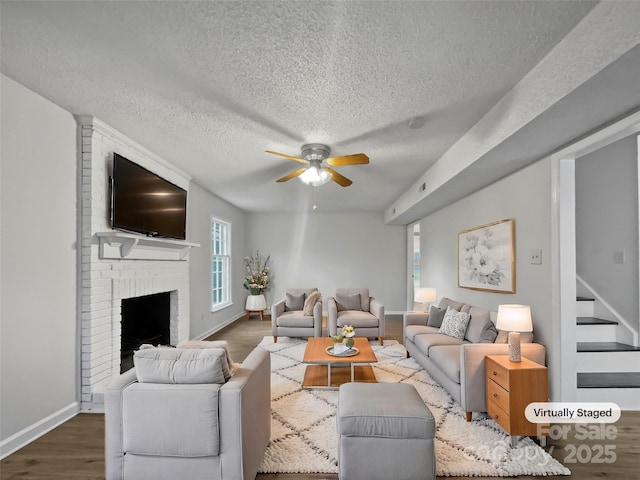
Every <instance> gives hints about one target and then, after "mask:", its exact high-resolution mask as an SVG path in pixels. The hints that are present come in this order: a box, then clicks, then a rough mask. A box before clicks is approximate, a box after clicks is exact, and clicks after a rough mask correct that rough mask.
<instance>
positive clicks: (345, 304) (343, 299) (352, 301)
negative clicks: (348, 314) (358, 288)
mask: <svg viewBox="0 0 640 480" xmlns="http://www.w3.org/2000/svg"><path fill="white" fill-rule="evenodd" d="M336 304H337V305H338V311H339V312H343V311H345V310H360V311H362V302H361V301H360V294H359V293H353V294H350V295H346V294H340V293H336Z"/></svg>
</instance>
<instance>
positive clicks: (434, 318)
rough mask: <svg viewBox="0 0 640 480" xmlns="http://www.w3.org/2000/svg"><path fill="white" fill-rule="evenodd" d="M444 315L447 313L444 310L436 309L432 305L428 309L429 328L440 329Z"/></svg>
mask: <svg viewBox="0 0 640 480" xmlns="http://www.w3.org/2000/svg"><path fill="white" fill-rule="evenodd" d="M445 313H447V309H446V308H438V307H436V306H435V305H432V306H431V308H430V309H429V319H428V320H427V325H428V326H430V327H436V328H440V327H441V326H442V320H444V314H445Z"/></svg>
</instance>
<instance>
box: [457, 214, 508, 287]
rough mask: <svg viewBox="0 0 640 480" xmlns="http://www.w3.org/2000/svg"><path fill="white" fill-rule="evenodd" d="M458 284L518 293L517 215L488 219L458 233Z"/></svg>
mask: <svg viewBox="0 0 640 480" xmlns="http://www.w3.org/2000/svg"><path fill="white" fill-rule="evenodd" d="M458 286H459V287H462V288H470V289H473V290H486V291H490V292H499V293H515V291H516V260H515V219H513V218H509V219H506V220H500V221H497V222H494V223H488V224H486V225H481V226H479V227H474V228H470V229H468V230H464V231H462V232H460V233H459V234H458Z"/></svg>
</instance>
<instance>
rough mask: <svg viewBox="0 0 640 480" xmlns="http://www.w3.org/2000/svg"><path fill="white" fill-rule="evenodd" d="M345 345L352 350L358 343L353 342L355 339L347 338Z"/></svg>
mask: <svg viewBox="0 0 640 480" xmlns="http://www.w3.org/2000/svg"><path fill="white" fill-rule="evenodd" d="M344 343H345V345H346V346H347V348H352V347H353V345H354V344H355V343H356V342H355V341H354V340H353V337H347V338H346V339H345V341H344Z"/></svg>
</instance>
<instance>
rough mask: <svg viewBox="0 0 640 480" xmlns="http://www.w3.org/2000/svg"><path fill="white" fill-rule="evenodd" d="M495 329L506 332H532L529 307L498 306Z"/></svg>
mask: <svg viewBox="0 0 640 480" xmlns="http://www.w3.org/2000/svg"><path fill="white" fill-rule="evenodd" d="M496 328H497V329H498V330H505V331H508V332H533V323H532V322H531V307H530V306H529V305H499V306H498V319H497V320H496Z"/></svg>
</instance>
